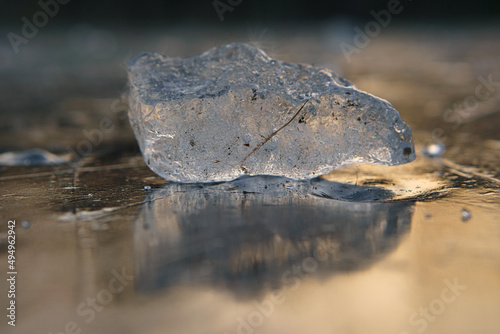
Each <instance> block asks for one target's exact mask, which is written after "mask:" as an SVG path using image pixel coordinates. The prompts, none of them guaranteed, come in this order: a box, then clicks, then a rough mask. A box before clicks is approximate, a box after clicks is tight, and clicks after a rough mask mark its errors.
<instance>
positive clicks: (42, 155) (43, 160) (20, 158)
mask: <svg viewBox="0 0 500 334" xmlns="http://www.w3.org/2000/svg"><path fill="white" fill-rule="evenodd" d="M70 159H71V155H70V154H62V155H56V154H53V153H50V152H48V151H46V150H42V149H39V148H33V149H29V150H24V151H19V152H4V153H2V154H0V166H43V165H57V164H63V163H66V162H69V161H70Z"/></svg>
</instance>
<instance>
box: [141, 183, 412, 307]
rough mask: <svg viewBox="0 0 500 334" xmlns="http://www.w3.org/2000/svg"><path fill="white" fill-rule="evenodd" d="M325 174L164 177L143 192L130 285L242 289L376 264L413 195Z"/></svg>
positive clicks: (248, 292)
mask: <svg viewBox="0 0 500 334" xmlns="http://www.w3.org/2000/svg"><path fill="white" fill-rule="evenodd" d="M385 196H390V194H387V193H386V191H385V190H382V189H378V188H373V187H360V186H348V185H344V184H340V183H335V182H330V181H326V180H323V179H315V180H310V181H293V180H290V179H285V178H281V177H271V176H256V177H246V178H241V179H238V180H235V181H232V182H223V183H212V184H179V183H169V184H166V185H164V186H163V187H162V188H159V189H155V190H152V191H150V192H149V194H148V195H147V198H146V203H145V204H144V205H143V207H142V208H141V210H140V212H139V216H138V218H137V220H136V222H135V225H134V253H135V271H136V272H135V275H136V276H135V277H136V288H137V290H138V291H142V292H152V291H157V290H160V289H165V288H168V287H173V286H176V285H179V284H182V285H193V286H197V285H206V284H209V285H211V286H214V287H219V288H223V289H229V290H230V291H232V292H233V293H234V294H235V295H236V296H237V297H239V298H246V297H255V296H256V295H259V294H260V293H262V292H264V291H266V290H268V289H276V288H280V287H282V286H286V285H288V284H291V283H292V282H293V281H294V279H293V278H294V275H298V276H300V277H302V276H316V277H318V278H322V277H323V278H324V277H329V276H330V275H333V274H335V273H338V272H348V271H355V270H360V269H363V268H366V267H368V266H370V265H372V264H373V263H375V262H376V261H377V260H378V259H380V258H381V257H382V256H384V255H385V254H387V253H388V252H390V251H391V250H392V249H394V248H395V246H396V245H397V244H398V243H399V241H400V240H401V238H402V237H403V236H404V235H405V232H407V231H408V230H409V228H410V225H411V218H412V214H413V207H414V203H413V202H393V203H382V202H360V201H356V202H354V201H351V202H349V201H340V200H334V199H331V198H338V199H358V200H364V201H366V200H367V199H368V200H372V201H374V200H377V199H382V198H384V197H385Z"/></svg>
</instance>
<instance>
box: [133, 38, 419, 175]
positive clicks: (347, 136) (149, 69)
mask: <svg viewBox="0 0 500 334" xmlns="http://www.w3.org/2000/svg"><path fill="white" fill-rule="evenodd" d="M128 74H129V84H130V95H129V105H130V106H129V119H130V123H131V126H132V129H133V130H134V133H135V136H136V138H137V141H138V143H139V147H140V149H141V151H142V154H143V156H144V160H145V161H146V164H147V165H148V166H149V168H151V169H152V170H153V171H154V172H156V173H157V174H158V175H160V176H162V177H164V178H165V179H168V180H171V181H177V182H218V181H229V180H233V179H236V178H238V177H240V176H242V175H276V176H278V175H279V176H284V177H288V178H292V179H297V180H300V179H308V178H313V177H317V176H320V175H322V174H326V173H328V172H330V171H332V170H333V169H336V168H338V167H341V166H344V165H349V164H353V163H376V164H383V165H398V164H403V163H407V162H410V161H412V160H414V159H415V149H414V146H413V142H412V134H411V129H410V128H409V127H408V126H407V125H406V124H405V123H404V122H403V120H402V119H401V116H400V115H399V113H398V112H397V110H396V109H394V107H393V106H392V105H391V104H390V103H389V102H387V101H386V100H383V99H380V98H378V97H375V96H373V95H371V94H369V93H366V92H363V91H361V90H359V89H358V88H356V86H354V85H353V84H352V83H351V82H349V81H348V80H346V79H343V78H341V77H339V76H338V75H337V74H335V73H334V72H332V71H330V70H328V69H325V68H319V67H313V66H309V65H302V64H291V63H286V62H283V61H279V60H275V59H272V58H270V57H269V56H267V55H266V54H265V53H264V52H263V51H262V50H260V49H258V48H255V47H253V46H251V45H246V44H238V43H233V44H228V45H225V46H219V47H215V48H213V49H210V50H208V51H206V52H204V53H202V54H200V55H197V56H193V57H188V58H182V59H181V58H169V57H167V56H164V55H161V54H157V53H142V54H140V55H138V56H136V57H135V58H133V59H131V60H130V62H129V65H128Z"/></svg>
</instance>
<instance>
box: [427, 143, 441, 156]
mask: <svg viewBox="0 0 500 334" xmlns="http://www.w3.org/2000/svg"><path fill="white" fill-rule="evenodd" d="M444 151H446V146H445V145H444V144H443V143H436V144H430V145H428V146H425V147H424V149H423V152H424V154H425V155H426V156H428V157H429V158H437V157H442V156H443V154H444Z"/></svg>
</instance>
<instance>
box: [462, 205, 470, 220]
mask: <svg viewBox="0 0 500 334" xmlns="http://www.w3.org/2000/svg"><path fill="white" fill-rule="evenodd" d="M471 218H472V214H471V213H470V211H469V210H467V209H466V208H463V209H462V221H463V222H466V221H468V220H470V219H471Z"/></svg>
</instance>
